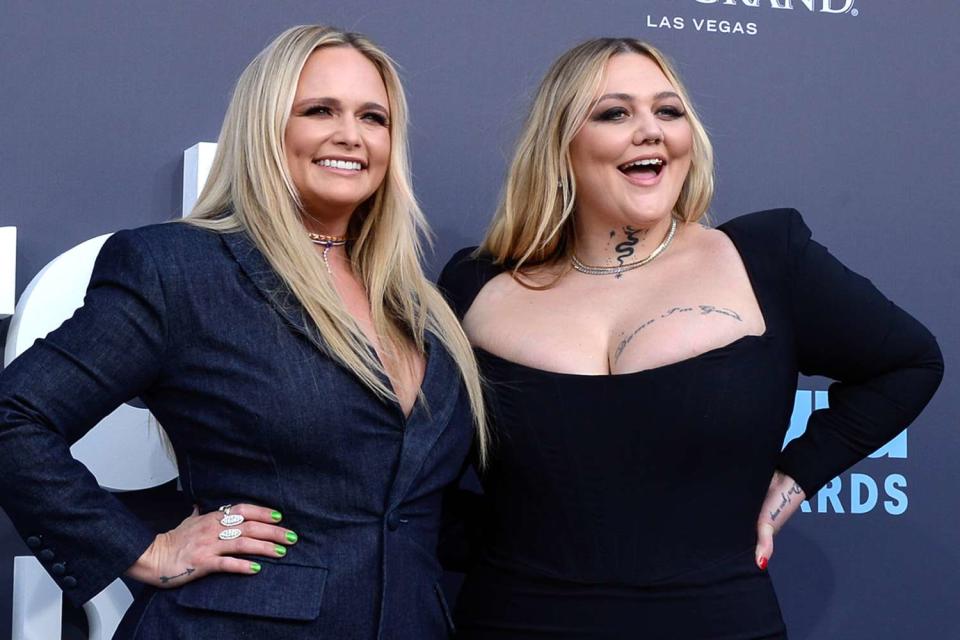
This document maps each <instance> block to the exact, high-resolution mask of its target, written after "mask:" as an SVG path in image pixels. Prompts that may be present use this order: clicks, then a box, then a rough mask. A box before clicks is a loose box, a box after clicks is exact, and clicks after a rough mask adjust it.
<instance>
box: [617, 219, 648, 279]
mask: <svg viewBox="0 0 960 640" xmlns="http://www.w3.org/2000/svg"><path fill="white" fill-rule="evenodd" d="M623 233H624V234H626V236H627V239H626V240H624V241H623V242H621V243H619V244H618V245H617V246H616V247H614V248H613V249H614V251H616V252H617V262H618V263H620V266H621V267H622V266H623V261H624V260H626V259H627V258H629V257H630V256H632V255H633V252H634V250H633V247H634V246H635V245H637V244H638V243H639V242H640V238H638V237H637V234H640V233H641V230H640V229H634V228H633V227H630V226H627V227H624V228H623ZM642 235H646V231H643V232H642ZM622 277H623V274H622V273H618V274H617V275H616V278H617V280H619V279H620V278H622Z"/></svg>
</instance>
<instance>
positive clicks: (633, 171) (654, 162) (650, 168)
mask: <svg viewBox="0 0 960 640" xmlns="http://www.w3.org/2000/svg"><path fill="white" fill-rule="evenodd" d="M666 166H667V161H666V160H665V159H663V158H661V157H658V156H657V157H647V158H637V159H635V160H631V161H630V162H626V163H624V164H621V165H620V166H619V167H617V169H619V170H620V173H622V174H623V175H624V176H626V178H627V180H629V181H630V182H631V183H633V184H636V185H642V186H651V185H655V184H657V183H658V182H660V176H661V174H662V173H663V170H664V168H666Z"/></svg>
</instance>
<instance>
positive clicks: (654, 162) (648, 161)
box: [623, 158, 663, 169]
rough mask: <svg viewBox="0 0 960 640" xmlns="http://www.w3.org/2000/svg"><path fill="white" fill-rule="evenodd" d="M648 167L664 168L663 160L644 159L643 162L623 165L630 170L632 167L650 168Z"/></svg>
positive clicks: (638, 161)
mask: <svg viewBox="0 0 960 640" xmlns="http://www.w3.org/2000/svg"><path fill="white" fill-rule="evenodd" d="M648 166H657V167H661V166H663V160H661V159H660V158H644V159H643V160H637V161H635V162H630V163H628V164H625V165H623V168H624V169H629V168H630V167H648Z"/></svg>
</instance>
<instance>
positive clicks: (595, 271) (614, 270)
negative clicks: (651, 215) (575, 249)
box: [570, 218, 677, 278]
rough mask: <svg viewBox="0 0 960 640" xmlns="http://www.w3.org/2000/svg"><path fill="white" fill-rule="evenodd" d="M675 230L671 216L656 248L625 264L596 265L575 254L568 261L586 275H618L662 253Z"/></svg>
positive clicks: (675, 222)
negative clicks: (581, 260)
mask: <svg viewBox="0 0 960 640" xmlns="http://www.w3.org/2000/svg"><path fill="white" fill-rule="evenodd" d="M676 232H677V219H676V218H672V219H671V220H670V230H669V231H667V235H666V237H665V238H664V239H663V242H661V243H660V244H659V245H658V246H657V248H656V249H654V250H653V252H652V253H651V254H650V255H648V256H647V257H646V258H643V259H641V260H637V261H635V262H628V263H626V264H619V265H617V266H615V267H596V266H593V265H589V264H584V263H583V262H580V258H578V257H577V254H573V255H571V256H570V262H571V263H573V268H574V269H576V270H577V271H579V272H580V273H585V274H587V275H588V276H616V277H618V278H619V277H620V276H622V275H623V274H624V273H626V272H627V271H633V270H634V269H639V268H640V267H642V266H643V265H645V264H647V263H648V262H651V261H652V260H653V259H654V258H656V257H657V256H659V255H660V254H661V253H663V252H664V251H665V250H666V249H667V247H669V246H670V243H671V242H672V241H673V236H674V235H675V234H676Z"/></svg>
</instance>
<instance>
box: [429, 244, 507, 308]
mask: <svg viewBox="0 0 960 640" xmlns="http://www.w3.org/2000/svg"><path fill="white" fill-rule="evenodd" d="M502 272H503V267H502V266H501V265H497V264H494V263H493V260H492V259H491V257H490V256H487V255H484V254H479V255H478V254H477V247H466V248H464V249H460V250H459V251H457V252H456V253H454V254H453V257H451V258H450V260H448V261H447V264H446V266H445V267H444V268H443V271H442V272H441V273H440V278H439V279H438V280H437V285H438V286H439V287H440V291H441V292H442V293H443V295H444V296H445V297H446V299H447V302H448V303H449V304H450V306H451V307H453V310H454V311H455V312H456V314H457V317H459V318H460V319H461V320H462V319H463V316H464V314H465V313H466V312H467V309H469V308H470V305H471V304H472V303H473V299H474V298H475V297H476V296H477V294H478V293H479V292H480V289H482V288H483V285H485V284H486V283H487V282H489V281H490V280H491V279H492V278H493V277H495V276H496V275H498V274H500V273H502Z"/></svg>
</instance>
